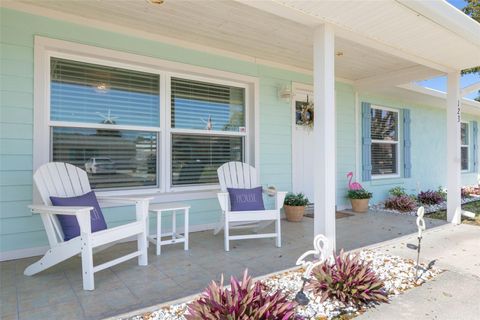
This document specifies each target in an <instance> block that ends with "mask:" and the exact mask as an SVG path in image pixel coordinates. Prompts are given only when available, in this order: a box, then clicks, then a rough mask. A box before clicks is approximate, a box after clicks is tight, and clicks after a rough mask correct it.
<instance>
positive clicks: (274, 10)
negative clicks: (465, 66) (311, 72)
mask: <svg viewBox="0 0 480 320" xmlns="http://www.w3.org/2000/svg"><path fill="white" fill-rule="evenodd" d="M235 1H238V2H241V3H243V4H245V5H248V6H250V7H253V8H256V9H259V10H262V11H265V12H269V13H271V14H275V15H277V16H279V17H282V18H285V19H289V20H292V21H295V22H297V23H301V24H303V25H306V26H310V27H313V28H315V27H317V26H318V25H320V24H322V23H328V24H329V25H331V26H334V28H335V36H338V37H340V38H343V39H347V40H349V41H352V42H354V43H358V44H360V45H362V46H367V47H370V48H372V49H375V50H378V51H380V52H383V53H387V54H389V55H391V56H393V57H397V58H400V59H404V60H408V61H411V62H414V63H417V64H420V65H423V66H426V67H429V68H432V69H435V70H439V71H442V72H444V73H449V72H452V71H454V70H453V69H452V68H450V67H448V66H445V65H442V64H439V63H436V62H434V61H431V60H428V59H425V58H422V57H420V56H418V55H416V54H413V53H409V52H406V51H405V50H403V49H402V48H400V47H395V46H393V45H390V44H387V43H385V42H383V41H381V40H379V39H374V38H372V37H369V36H368V35H364V34H361V33H358V32H356V31H354V30H350V29H347V28H346V27H345V26H340V25H338V24H335V22H334V21H327V20H325V19H323V18H321V17H318V16H312V15H309V14H307V13H304V12H302V11H299V10H295V9H294V8H290V7H288V6H286V5H284V4H282V3H280V2H276V1H250V0H235Z"/></svg>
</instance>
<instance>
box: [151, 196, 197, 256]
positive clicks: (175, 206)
mask: <svg viewBox="0 0 480 320" xmlns="http://www.w3.org/2000/svg"><path fill="white" fill-rule="evenodd" d="M148 210H149V211H150V212H152V213H156V215H157V233H156V235H149V236H148V240H149V241H150V242H152V243H154V244H155V245H156V247H157V256H158V255H160V252H161V246H162V245H166V244H175V243H181V242H183V243H184V250H188V212H189V210H190V205H188V204H185V203H180V202H172V203H157V204H151V205H150V207H149V208H148ZM168 211H171V212H172V232H169V233H166V234H164V236H170V237H171V238H170V239H168V240H163V241H162V214H163V213H165V212H168ZM177 211H183V213H184V215H185V219H184V220H185V227H184V232H183V235H182V234H179V233H177V226H176V223H177V218H176V215H177Z"/></svg>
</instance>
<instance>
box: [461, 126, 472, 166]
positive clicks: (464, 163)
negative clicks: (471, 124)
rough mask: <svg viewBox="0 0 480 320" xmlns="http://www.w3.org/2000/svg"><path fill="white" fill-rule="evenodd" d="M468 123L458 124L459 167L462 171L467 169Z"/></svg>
mask: <svg viewBox="0 0 480 320" xmlns="http://www.w3.org/2000/svg"><path fill="white" fill-rule="evenodd" d="M468 129H469V128H468V123H466V122H462V123H461V124H460V139H461V147H460V148H461V149H460V151H461V152H460V154H461V168H462V171H468V169H469V161H468V160H469V154H470V153H469V140H470V139H469V130H468Z"/></svg>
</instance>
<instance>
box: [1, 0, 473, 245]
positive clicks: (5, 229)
mask: <svg viewBox="0 0 480 320" xmlns="http://www.w3.org/2000/svg"><path fill="white" fill-rule="evenodd" d="M0 21H1V25H0V26H1V34H0V41H1V48H0V73H1V74H0V76H1V88H0V89H1V91H0V96H1V97H0V99H1V100H0V253H6V252H10V251H15V250H22V249H29V248H36V247H42V246H45V245H47V238H46V235H45V231H44V229H43V225H42V223H41V220H40V218H39V217H38V216H36V215H34V216H32V215H31V214H30V212H29V211H28V209H27V205H28V204H30V203H31V201H32V143H33V85H34V84H33V63H34V62H33V44H34V36H35V35H40V36H45V37H50V38H54V39H60V40H66V41H71V42H78V43H82V44H87V45H92V46H98V47H103V48H108V49H114V50H119V51H124V52H131V53H135V54H139V55H145V56H149V57H155V58H160V59H164V60H170V61H176V62H181V63H186V64H191V65H195V66H202V67H207V68H212V69H217V70H224V71H229V72H234V73H239V74H243V75H249V76H254V77H257V78H258V79H259V89H260V92H259V105H260V110H259V117H260V118H259V119H257V120H258V121H259V126H260V135H259V142H260V172H261V182H262V184H267V183H268V184H271V185H275V186H276V187H277V188H278V189H280V190H291V189H292V151H291V150H292V145H291V144H292V142H291V141H292V137H291V129H292V112H291V105H290V102H285V101H283V100H280V99H278V95H277V90H278V88H279V87H282V86H285V85H286V86H290V85H291V83H292V82H300V83H312V77H311V75H307V74H301V73H296V72H292V71H287V70H282V69H279V68H272V67H269V66H265V65H260V64H255V63H251V62H246V61H241V60H236V59H232V58H229V57H223V56H219V55H214V54H209V53H205V52H201V51H195V50H190V49H185V48H181V47H177V46H174V45H169V44H165V43H159V42H154V41H150V40H146V39H142V38H136V37H132V36H128V35H122V34H119V33H113V32H107V31H103V30H99V29H94V28H91V27H86V26H80V25H75V24H72V23H68V22H64V21H60V20H53V19H49V18H44V17H40V16H34V15H30V14H26V13H22V12H18V11H13V10H10V9H5V8H0ZM336 92H337V97H336V103H337V173H338V175H337V204H338V206H340V207H343V206H346V205H347V204H348V202H347V200H346V199H345V186H346V183H347V182H346V177H345V174H346V173H347V172H349V171H353V170H355V167H356V162H355V157H356V156H355V141H356V134H361V133H360V132H356V131H355V92H354V89H353V87H352V86H351V85H349V84H345V83H337V87H336ZM360 101H369V102H371V103H378V104H382V105H387V106H390V107H393V108H405V107H410V108H411V119H412V127H411V135H412V164H413V165H412V177H411V178H409V179H395V180H384V181H372V182H367V183H363V182H362V183H363V184H364V185H365V187H367V188H369V189H371V191H373V192H374V194H375V198H374V200H375V201H379V200H381V199H382V198H383V197H384V196H385V194H386V191H387V190H388V189H389V188H391V187H392V186H395V185H397V184H402V185H403V186H404V187H405V188H407V189H408V190H409V191H414V190H415V189H416V187H417V183H419V184H420V188H422V189H423V188H436V187H438V186H439V185H441V184H443V185H444V184H445V180H446V177H445V171H446V170H445V152H446V148H445V143H446V136H445V131H446V130H445V127H446V121H445V111H444V110H441V109H438V108H433V107H428V106H419V105H414V104H411V103H403V102H401V101H396V100H389V99H388V98H381V97H376V96H360ZM357 116H358V115H357ZM472 119H473V118H467V120H472ZM463 178H464V183H466V184H467V183H468V184H471V183H475V182H476V174H475V173H469V174H463ZM190 204H191V205H192V210H191V218H190V220H191V224H193V225H204V224H211V223H213V222H216V221H217V220H218V218H219V214H220V210H219V206H218V203H217V201H216V199H203V200H195V201H190ZM129 214H131V212H129V208H125V207H123V208H108V209H105V215H106V218H107V223H108V225H109V226H115V225H118V224H121V223H123V222H125V221H126V220H128V219H129Z"/></svg>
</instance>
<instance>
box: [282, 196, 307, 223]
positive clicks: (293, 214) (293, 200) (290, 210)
mask: <svg viewBox="0 0 480 320" xmlns="http://www.w3.org/2000/svg"><path fill="white" fill-rule="evenodd" d="M307 204H308V198H307V197H305V195H304V194H303V193H297V194H295V193H289V194H287V196H286V197H285V201H284V202H283V205H284V206H283V208H284V210H285V216H286V217H287V220H288V221H292V222H299V221H302V219H303V214H304V213H305V206H306V205H307Z"/></svg>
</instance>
